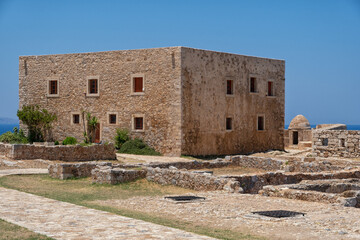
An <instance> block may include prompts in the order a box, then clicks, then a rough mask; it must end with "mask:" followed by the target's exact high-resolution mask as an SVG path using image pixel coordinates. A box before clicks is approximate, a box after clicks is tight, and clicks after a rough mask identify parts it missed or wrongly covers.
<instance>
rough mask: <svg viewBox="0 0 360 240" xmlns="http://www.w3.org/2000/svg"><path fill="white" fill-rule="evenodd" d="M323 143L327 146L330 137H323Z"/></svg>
mask: <svg viewBox="0 0 360 240" xmlns="http://www.w3.org/2000/svg"><path fill="white" fill-rule="evenodd" d="M321 143H322V145H323V146H327V145H328V143H329V139H327V138H323V139H322V140H321Z"/></svg>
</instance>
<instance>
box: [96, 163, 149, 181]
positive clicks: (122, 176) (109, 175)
mask: <svg viewBox="0 0 360 240" xmlns="http://www.w3.org/2000/svg"><path fill="white" fill-rule="evenodd" d="M145 177H146V171H145V170H133V169H122V168H111V167H110V166H106V167H97V168H95V169H93V170H92V171H91V178H92V182H93V183H100V184H104V183H107V184H118V183H125V182H131V181H135V180H137V179H140V178H145Z"/></svg>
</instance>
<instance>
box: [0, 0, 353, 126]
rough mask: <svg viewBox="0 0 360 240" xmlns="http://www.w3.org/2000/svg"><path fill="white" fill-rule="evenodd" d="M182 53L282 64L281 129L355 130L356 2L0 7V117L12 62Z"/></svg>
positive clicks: (14, 94)
mask: <svg viewBox="0 0 360 240" xmlns="http://www.w3.org/2000/svg"><path fill="white" fill-rule="evenodd" d="M166 46H187V47H194V48H201V49H209V50H215V51H224V52H231V53H237V54H244V55H252V56H259V57H268V58H278V59H285V61H286V103H285V106H286V107H285V108H286V110H285V115H286V117H285V122H286V123H289V122H290V121H291V119H292V118H293V117H294V116H296V115H297V114H303V115H305V116H306V117H307V118H308V119H309V121H310V123H311V124H317V123H346V124H360V74H359V71H360V1H359V0H338V1H331V0H324V1H320V0H317V1H316V0H309V1H307V0H302V1H295V0H294V1H289V0H284V1H280V0H276V1H275V0H274V1H270V0H263V1H259V0H253V1H228V0H221V1H220V0H219V1H211V0H207V1H200V0H198V1H196V0H192V1H187V0H182V1H171V0H167V1H156V0H143V1H136V0H134V1H130V0H129V1H106V0H103V1H91V0H87V1H76V0H74V1H67V0H61V1H60V0H59V1H54V0H47V1H37V0H31V1H29V0H24V1H20V0H8V1H7V0H0V73H1V77H0V83H1V87H0V117H10V118H16V111H17V108H18V57H19V56H21V55H43V54H61V53H73V52H93V51H108V50H122V49H136V48H153V47H166Z"/></svg>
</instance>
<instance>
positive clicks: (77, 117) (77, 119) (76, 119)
mask: <svg viewBox="0 0 360 240" xmlns="http://www.w3.org/2000/svg"><path fill="white" fill-rule="evenodd" d="M72 122H73V124H80V115H79V114H73V115H72Z"/></svg>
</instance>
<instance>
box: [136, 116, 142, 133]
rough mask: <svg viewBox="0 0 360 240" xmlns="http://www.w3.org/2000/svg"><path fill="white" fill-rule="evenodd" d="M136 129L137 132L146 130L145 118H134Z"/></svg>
mask: <svg viewBox="0 0 360 240" xmlns="http://www.w3.org/2000/svg"><path fill="white" fill-rule="evenodd" d="M134 129H135V130H144V118H143V117H135V118H134Z"/></svg>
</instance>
